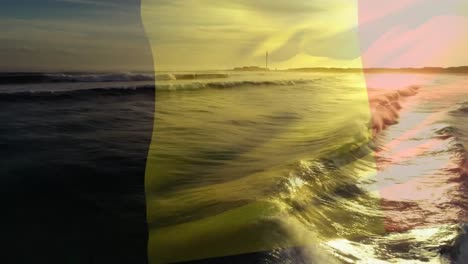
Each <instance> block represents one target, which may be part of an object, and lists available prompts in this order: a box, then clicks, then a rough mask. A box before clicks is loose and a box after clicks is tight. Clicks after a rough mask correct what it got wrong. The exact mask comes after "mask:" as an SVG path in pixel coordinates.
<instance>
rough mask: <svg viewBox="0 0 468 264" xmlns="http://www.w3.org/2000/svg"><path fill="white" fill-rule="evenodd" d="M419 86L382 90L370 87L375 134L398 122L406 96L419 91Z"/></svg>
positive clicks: (372, 125) (372, 121)
mask: <svg viewBox="0 0 468 264" xmlns="http://www.w3.org/2000/svg"><path fill="white" fill-rule="evenodd" d="M418 90H419V86H408V87H406V88H401V89H398V90H394V91H385V92H381V91H378V90H375V89H369V105H370V109H371V113H372V117H371V118H372V119H371V127H372V130H373V134H374V135H375V134H378V133H379V132H380V131H382V130H384V129H385V128H387V127H388V126H390V125H394V124H397V123H398V118H399V110H400V109H401V108H402V107H401V102H402V99H403V98H404V97H408V96H413V95H416V94H417V93H418Z"/></svg>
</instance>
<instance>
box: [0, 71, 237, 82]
mask: <svg viewBox="0 0 468 264" xmlns="http://www.w3.org/2000/svg"><path fill="white" fill-rule="evenodd" d="M221 78H229V75H228V74H226V73H157V74H149V73H96V74H94V73H93V74H87V73H4V74H0V84H21V83H76V82H85V83H86V82H139V81H154V80H156V81H172V80H204V79H221Z"/></svg>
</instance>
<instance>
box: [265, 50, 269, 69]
mask: <svg viewBox="0 0 468 264" xmlns="http://www.w3.org/2000/svg"><path fill="white" fill-rule="evenodd" d="M265 69H268V50H267V51H266V54H265Z"/></svg>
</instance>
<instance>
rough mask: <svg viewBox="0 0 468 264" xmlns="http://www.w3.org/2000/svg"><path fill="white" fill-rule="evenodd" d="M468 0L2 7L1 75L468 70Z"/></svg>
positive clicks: (89, 1)
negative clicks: (238, 69)
mask: <svg viewBox="0 0 468 264" xmlns="http://www.w3.org/2000/svg"><path fill="white" fill-rule="evenodd" d="M465 2H466V1H464V0H445V1H440V0H395V1H385V0H315V1H312V0H276V1H271V0H255V1H254V0H141V3H140V0H41V1H38V0H2V8H1V9H0V27H1V28H2V34H1V35H0V56H1V57H2V60H1V61H0V70H3V71H6V70H8V71H94V70H100V71H116V70H118V71H136V70H151V69H153V67H152V66H153V59H154V69H156V70H161V71H164V70H210V69H229V68H233V67H238V66H246V65H249V66H250V65H251V66H264V64H265V52H266V51H268V52H269V54H270V56H269V58H270V63H269V66H270V68H279V69H284V68H299V67H425V66H442V67H447V66H459V65H468V55H467V54H465V52H464V47H465V46H466V45H465V44H466V42H467V41H468V40H467V37H466V36H468V34H467V33H468V32H467V30H468V22H467V15H468V11H467V10H468V3H465Z"/></svg>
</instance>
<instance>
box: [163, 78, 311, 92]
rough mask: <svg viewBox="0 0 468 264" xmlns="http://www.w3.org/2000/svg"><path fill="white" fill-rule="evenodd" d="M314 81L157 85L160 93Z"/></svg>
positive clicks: (291, 84) (287, 84) (309, 81)
mask: <svg viewBox="0 0 468 264" xmlns="http://www.w3.org/2000/svg"><path fill="white" fill-rule="evenodd" d="M311 82H314V80H304V79H298V80H275V81H229V82H194V83H184V84H176V83H171V84H156V89H157V90H158V91H178V90H197V89H205V88H212V89H224V88H239V87H248V86H294V85H298V84H307V83H311Z"/></svg>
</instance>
